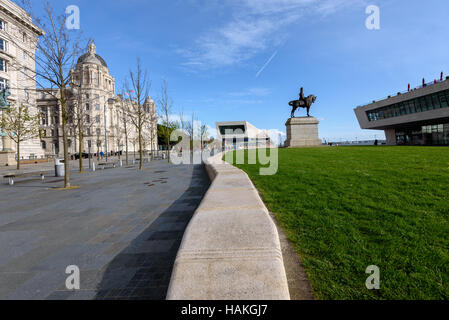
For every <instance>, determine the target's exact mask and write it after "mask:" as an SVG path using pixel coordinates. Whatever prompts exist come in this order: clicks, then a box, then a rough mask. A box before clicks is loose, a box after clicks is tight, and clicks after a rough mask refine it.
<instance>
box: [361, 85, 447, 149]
mask: <svg viewBox="0 0 449 320" xmlns="http://www.w3.org/2000/svg"><path fill="white" fill-rule="evenodd" d="M354 111H355V114H356V116H357V120H358V121H359V124H360V127H361V128H362V129H371V130H373V129H374V130H384V131H385V136H386V138H387V144H388V145H430V146H448V145H449V80H448V79H446V80H444V81H438V82H435V83H432V84H427V85H424V86H422V87H419V88H416V89H414V90H411V91H409V92H405V93H398V94H397V95H396V96H394V97H392V96H389V97H388V98H386V99H382V100H380V101H377V102H376V101H373V102H372V103H370V104H367V105H364V106H359V107H357V108H356V109H355V110H354Z"/></svg>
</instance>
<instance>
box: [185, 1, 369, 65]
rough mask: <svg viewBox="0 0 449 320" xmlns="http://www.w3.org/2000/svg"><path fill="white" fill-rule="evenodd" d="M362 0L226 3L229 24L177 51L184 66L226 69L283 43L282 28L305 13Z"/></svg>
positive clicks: (319, 12)
mask: <svg viewBox="0 0 449 320" xmlns="http://www.w3.org/2000/svg"><path fill="white" fill-rule="evenodd" d="M364 1H365V0H277V1H274V0H228V1H226V2H225V3H226V4H227V6H228V7H229V9H230V10H231V11H232V14H231V17H230V19H229V21H228V22H226V23H225V24H224V25H221V26H219V27H217V28H215V29H212V30H211V31H209V32H207V33H205V34H202V35H201V36H200V37H199V38H198V39H197V40H196V42H195V47H194V48H188V49H183V50H178V52H179V53H182V54H183V55H184V56H186V58H187V61H186V62H185V63H184V66H185V67H190V68H201V69H210V68H217V67H226V66H231V65H234V64H237V63H239V62H242V61H245V60H248V59H250V58H252V57H253V56H254V55H256V54H257V53H260V52H262V51H264V50H266V49H267V48H269V47H275V46H278V45H279V44H280V43H282V42H283V41H284V40H285V38H286V36H287V33H285V32H282V31H283V29H284V28H285V27H287V26H289V25H291V24H293V23H297V22H298V20H299V19H300V18H301V17H302V16H303V15H304V14H316V15H327V14H330V13H332V12H334V11H336V10H337V9H338V8H340V7H343V6H347V5H350V4H354V3H360V2H364Z"/></svg>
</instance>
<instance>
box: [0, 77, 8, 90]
mask: <svg viewBox="0 0 449 320" xmlns="http://www.w3.org/2000/svg"><path fill="white" fill-rule="evenodd" d="M6 87H8V80H6V79H3V78H0V90H4V89H5V88H6Z"/></svg>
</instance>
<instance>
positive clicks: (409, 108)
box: [366, 90, 449, 121]
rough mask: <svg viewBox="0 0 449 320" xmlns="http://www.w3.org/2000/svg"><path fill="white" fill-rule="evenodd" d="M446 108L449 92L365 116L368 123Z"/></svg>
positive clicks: (414, 100)
mask: <svg viewBox="0 0 449 320" xmlns="http://www.w3.org/2000/svg"><path fill="white" fill-rule="evenodd" d="M447 107H449V90H445V91H441V92H437V93H433V94H430V95H427V96H423V97H419V98H415V99H411V100H408V101H404V102H399V103H395V104H393V105H390V106H386V107H382V108H379V109H375V110H370V111H367V112H366V115H367V117H368V120H369V121H377V120H382V119H388V118H394V117H400V116H404V115H407V114H412V113H418V112H424V111H430V110H434V109H440V108H447Z"/></svg>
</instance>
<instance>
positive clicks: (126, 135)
mask: <svg viewBox="0 0 449 320" xmlns="http://www.w3.org/2000/svg"><path fill="white" fill-rule="evenodd" d="M125 139H126V141H125V145H126V146H125V148H126V166H129V164H128V133H127V132H125Z"/></svg>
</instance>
